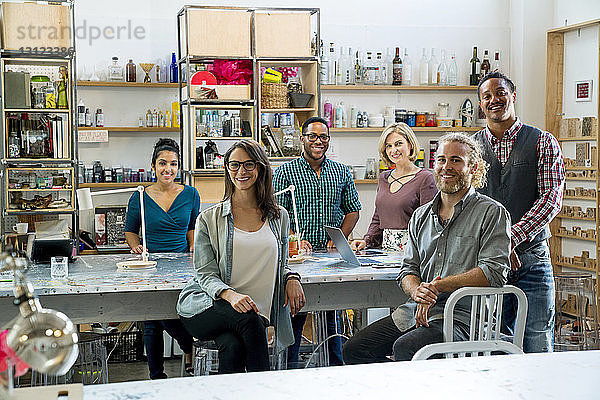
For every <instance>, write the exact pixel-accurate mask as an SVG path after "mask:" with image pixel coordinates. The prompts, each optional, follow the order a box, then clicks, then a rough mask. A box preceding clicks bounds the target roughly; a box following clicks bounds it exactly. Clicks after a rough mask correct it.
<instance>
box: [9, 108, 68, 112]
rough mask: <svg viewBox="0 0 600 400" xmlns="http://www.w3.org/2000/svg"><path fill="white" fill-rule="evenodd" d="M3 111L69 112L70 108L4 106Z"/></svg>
mask: <svg viewBox="0 0 600 400" xmlns="http://www.w3.org/2000/svg"><path fill="white" fill-rule="evenodd" d="M4 112H5V113H10V112H17V113H24V112H27V113H70V112H71V110H70V109H68V108H67V109H65V108H5V109H4Z"/></svg>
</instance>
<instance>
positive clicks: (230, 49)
mask: <svg viewBox="0 0 600 400" xmlns="http://www.w3.org/2000/svg"><path fill="white" fill-rule="evenodd" d="M250 15H251V14H250V13H249V12H247V11H234V10H207V9H201V10H200V9H191V10H189V11H188V35H187V38H188V40H189V42H188V47H189V55H193V56H228V57H250Z"/></svg>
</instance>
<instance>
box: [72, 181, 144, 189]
mask: <svg viewBox="0 0 600 400" xmlns="http://www.w3.org/2000/svg"><path fill="white" fill-rule="evenodd" d="M153 183H155V182H102V183H80V184H79V187H80V188H130V187H138V186H140V185H141V186H150V185H152V184H153Z"/></svg>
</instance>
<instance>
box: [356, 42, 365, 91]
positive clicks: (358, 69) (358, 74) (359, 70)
mask: <svg viewBox="0 0 600 400" xmlns="http://www.w3.org/2000/svg"><path fill="white" fill-rule="evenodd" d="M354 83H356V84H357V85H360V84H362V83H364V82H363V63H362V60H361V57H360V50H356V56H355V58H354Z"/></svg>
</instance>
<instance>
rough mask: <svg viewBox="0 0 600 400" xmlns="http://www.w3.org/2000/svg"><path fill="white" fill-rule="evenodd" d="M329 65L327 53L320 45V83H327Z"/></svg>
mask: <svg viewBox="0 0 600 400" xmlns="http://www.w3.org/2000/svg"><path fill="white" fill-rule="evenodd" d="M330 67H331V60H330V59H329V53H325V52H324V51H323V47H322V46H321V85H327V84H328V83H329V68H330Z"/></svg>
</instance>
